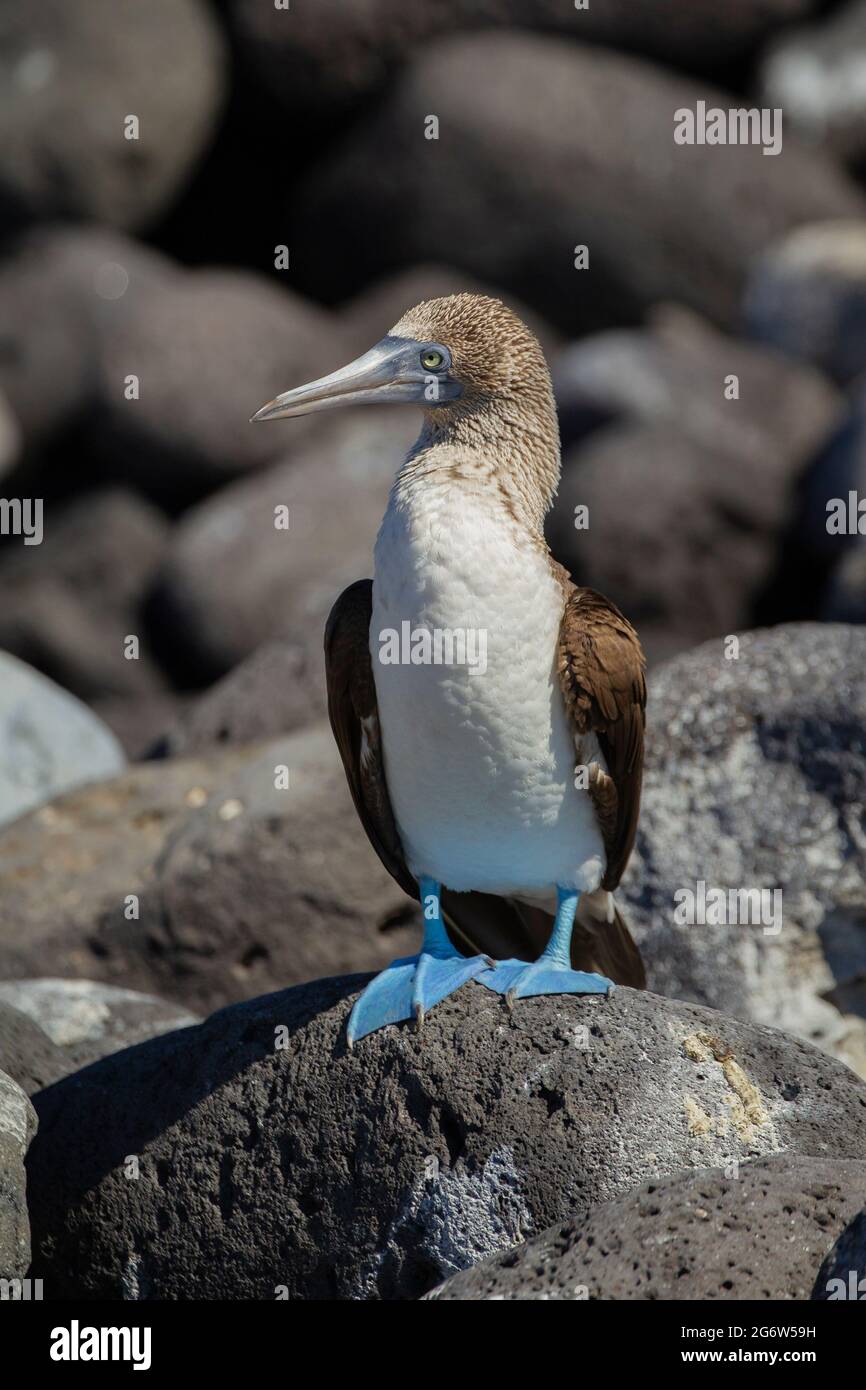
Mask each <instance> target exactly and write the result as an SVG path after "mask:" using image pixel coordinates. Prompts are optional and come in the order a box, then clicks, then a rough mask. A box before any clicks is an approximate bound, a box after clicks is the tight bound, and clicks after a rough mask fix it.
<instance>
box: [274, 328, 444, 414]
mask: <svg viewBox="0 0 866 1390" xmlns="http://www.w3.org/2000/svg"><path fill="white" fill-rule="evenodd" d="M423 347H424V344H423V343H416V342H415V341H414V340H413V339H411V338H394V337H391V336H390V335H389V336H388V337H387V338H383V339H382V340H381V342H378V343H377V344H376V346H375V347H372V348H370V350H369V352H365V353H364V354H363V356H361V357H357V358H356V359H355V361H354V362H350V363H349V364H348V366H346V367H341V368H340V370H339V371H337V372H331V374H330V376H322V377H319V379H318V380H317V381H308V382H307V384H306V385H305V386H296V387H295V389H294V390H293V391H284V392H283V394H282V395H281V396H276V397H275V398H274V400H272V401H269V402H268V404H267V405H263V406H262V408H261V410H257V411H256V413H255V415H253V416H252V419H253V420H285V419H288V418H289V417H291V416H293V415H312V414H313V413H314V412H315V411H317V410H331V409H333V408H334V407H336V406H341V405H383V404H389V403H390V404H395V405H399V404H401V403H403V402H414V403H416V404H418V405H437V404H438V403H439V402H440V401H444V400H454V398H455V397H456V396H459V395H460V392H461V390H462V388H461V386H460V384H459V383H458V382H455V381H451V380H450V378H449V377H448V374H447V371H445V372H444V373H443V372H438V373H431V372H425V371H424V368H423V367H422V366H421V352H422V351H423Z"/></svg>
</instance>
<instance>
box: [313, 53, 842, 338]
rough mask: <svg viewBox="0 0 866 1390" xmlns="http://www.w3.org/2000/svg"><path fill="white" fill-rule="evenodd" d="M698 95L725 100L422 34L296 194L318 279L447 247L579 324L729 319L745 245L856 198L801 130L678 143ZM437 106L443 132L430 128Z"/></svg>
mask: <svg viewBox="0 0 866 1390" xmlns="http://www.w3.org/2000/svg"><path fill="white" fill-rule="evenodd" d="M668 32H670V29H669V26H668ZM699 100H700V101H706V103H707V104H708V105H718V106H721V107H723V108H725V109H727V108H728V107H729V106H731V105H732V104H736V100H737V99H736V98H734V97H732V96H731V95H730V94H729V93H726V92H720V91H714V90H713V89H712V88H708V87H707V85H706V83H700V84H698V83H694V82H691V81H689V80H687V79H685V78H679V77H674V76H672V75H669V74H667V73H665V72H662V71H661V70H659V69H657V68H654V67H650V66H649V65H647V64H645V63H642V62H639V61H638V60H636V59H632V58H627V57H624V56H623V55H622V54H618V53H617V54H615V53H611V52H609V51H606V50H603V49H597V48H592V47H589V46H586V47H584V46H581V45H580V44H577V43H575V44H568V45H564V44H562V43H561V42H558V41H556V40H548V39H544V38H539V37H536V36H534V35H528V34H520V33H517V32H515V33H510V34H473V35H471V36H469V37H465V38H464V37H455V38H449V39H445V40H442V41H439V42H436V43H434V44H431V45H430V46H429V47H425V49H424V50H423V53H422V54H421V55H420V56H419V58H418V60H417V61H416V62H415V63H414V64H412V65H411V66H410V67H408V68H406V69H405V70H404V71H403V73H402V74H401V75H400V77H399V78H398V80H397V81H396V82H395V84H394V85H393V87H392V88H391V90H390V91H389V93H388V95H387V97H386V98H385V99H384V100H383V101H382V102H381V103H378V104H377V105H376V107H375V108H374V110H373V111H372V113H371V114H370V115H369V116H367V117H365V118H364V119H363V120H362V121H359V122H358V123H357V124H356V126H355V127H354V128H353V130H352V132H351V133H350V135H349V136H348V137H347V138H346V139H345V140H344V141H343V142H342V143H341V144H340V145H339V147H338V148H337V149H336V150H335V151H334V153H333V155H332V156H330V157H329V158H326V159H325V160H323V161H322V162H321V163H320V165H319V166H317V168H316V170H315V171H314V173H313V174H312V175H311V177H310V179H309V180H308V182H307V183H306V184H305V185H304V186H303V187H302V189H301V191H300V192H299V193H298V195H297V196H296V197H295V198H294V200H293V206H294V209H295V216H294V219H293V224H292V227H293V229H292V233H291V235H292V236H293V237H295V238H296V239H297V240H299V241H302V242H304V244H306V245H307V246H309V248H310V257H309V265H308V267H305V270H307V273H308V274H309V277H310V285H311V288H312V291H313V293H316V294H319V293H321V294H323V295H324V294H327V295H328V296H329V297H330V298H333V297H335V296H336V297H338V298H342V297H344V296H345V295H347V294H350V293H352V292H353V291H354V290H355V289H357V288H358V286H359V285H360V284H361V283H363V282H364V281H365V280H366V279H368V278H369V277H370V275H375V274H379V273H382V272H383V271H384V270H385V269H386V268H388V267H389V266H391V267H393V266H396V265H401V264H402V265H405V264H407V263H411V262H416V261H419V260H420V261H424V260H430V259H432V258H434V257H441V255H442V248H443V247H447V248H448V258H449V260H450V261H452V262H453V263H454V264H456V265H460V266H462V267H463V269H464V270H466V271H468V272H471V273H474V274H478V275H483V276H484V277H485V278H486V279H488V280H490V281H492V282H493V283H495V284H507V285H508V286H509V287H510V289H511V290H512V292H513V293H514V294H516V295H519V296H520V297H521V298H525V299H528V300H530V301H531V302H532V303H533V304H534V305H535V306H536V307H537V308H538V309H539V310H540V311H541V312H542V313H544V314H547V315H548V316H549V317H550V319H551V321H552V322H553V323H555V324H556V323H559V324H562V325H563V326H566V325H570V326H571V328H572V330H574V329H580V328H584V329H585V328H589V327H594V326H608V325H610V324H611V323H612V322H616V321H617V320H619V321H632V322H633V321H634V320H635V318H636V317H638V316H639V315H640V314H641V312H642V311H643V310H644V309H645V308H646V307H647V306H648V305H650V304H652V303H654V302H657V301H658V300H663V299H673V300H676V301H679V302H682V303H686V304H689V305H690V306H691V307H693V308H696V309H699V310H701V311H703V312H704V313H706V314H708V316H709V317H711V318H713V319H715V320H717V321H719V322H721V323H725V322H728V323H731V322H734V321H736V320H737V319H738V317H739V304H740V296H741V291H742V282H743V277H744V273H745V268H746V266H747V264H748V262H749V261H750V259H751V258H752V257H753V256H754V255H755V254H756V253H757V252H759V251H761V250H762V249H763V248H764V247H765V246H766V245H768V244H769V243H770V242H771V241H773V240H774V239H775V238H777V237H778V236H781V235H782V233H783V232H785V231H787V230H788V229H789V228H790V227H793V226H796V225H798V224H800V223H803V222H813V221H816V220H818V219H819V218H834V217H835V218H846V217H850V218H856V217H860V216H862V215H863V212H864V208H866V203H864V201H863V199H862V197H861V195H860V193H859V192H858V191H857V190H856V189H855V188H854V186H853V184H851V183H849V182H848V181H847V179H846V177H845V176H844V174H842V173H840V172H839V171H838V170H837V169H835V168H833V167H832V166H831V165H829V164H828V163H826V161H824V160H821V159H819V158H817V157H816V156H815V155H814V154H812V153H811V152H810V151H809V150H808V149H805V148H803V147H798V146H797V143H796V141H795V140H793V139H787V138H786V139H785V142H784V149H783V150H782V152H781V153H780V154H779V155H778V156H776V157H775V158H765V157H764V155H763V153H762V151H761V149H760V148H759V147H758V146H757V145H727V146H716V147H714V148H712V149H710V150H708V149H707V148H706V147H705V146H701V145H697V144H695V145H677V144H675V143H674V140H673V131H674V119H673V117H674V112H675V111H676V110H678V109H679V108H684V107H687V108H691V109H692V110H694V109H695V104H696V102H697V101H699ZM431 113H432V114H434V115H436V116H437V118H438V120H439V122H440V126H439V138H438V139H428V138H426V137H425V128H428V127H427V125H426V123H427V122H428V118H429V116H430V115H431ZM348 225H351V226H352V229H353V248H354V254H353V255H352V256H346V255H345V254H344V253H345V244H344V238H345V228H346V227H347V226H348ZM575 245H586V246H588V247H589V250H590V268H589V271H588V272H586V271H579V270H576V269H575V266H574V250H573V248H574V247H575ZM314 256H315V262H314V261H313V257H314Z"/></svg>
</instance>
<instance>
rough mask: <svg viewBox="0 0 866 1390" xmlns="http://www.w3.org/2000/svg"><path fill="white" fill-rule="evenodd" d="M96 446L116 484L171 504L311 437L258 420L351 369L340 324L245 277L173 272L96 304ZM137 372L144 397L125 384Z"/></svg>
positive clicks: (309, 425)
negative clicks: (316, 382)
mask: <svg viewBox="0 0 866 1390" xmlns="http://www.w3.org/2000/svg"><path fill="white" fill-rule="evenodd" d="M94 331H95V334H96V343H97V373H96V386H95V391H96V411H95V413H94V418H93V442H94V446H95V447H97V448H98V449H99V451H100V454H101V456H102V457H104V458H105V460H106V466H107V467H109V468H111V469H112V470H113V471H114V474H115V475H120V476H122V477H124V478H128V479H131V480H132V481H133V482H135V483H136V484H138V485H139V486H140V487H141V488H142V489H144V490H145V491H148V492H151V493H154V494H155V495H157V496H158V497H160V498H161V499H165V500H167V501H169V502H171V503H172V504H178V503H183V502H186V501H189V499H190V498H194V497H198V496H201V495H202V494H203V493H205V492H208V491H210V489H212V488H213V487H215V486H218V485H219V484H220V483H222V482H225V481H226V480H227V479H229V478H232V477H235V476H237V475H238V474H240V473H244V472H246V471H248V470H249V469H253V468H256V467H258V466H260V465H262V464H264V463H267V462H269V461H271V460H273V459H274V457H275V456H276V455H277V454H279V453H280V452H281V451H284V450H285V448H286V446H287V444H288V443H289V442H290V440H292V441H294V440H297V441H300V440H301V439H303V438H305V437H308V436H310V435H311V434H313V435H314V434H315V433H316V432H317V430H318V429H319V428H320V424H319V422H318V420H316V419H314V418H312V417H311V418H310V419H306V418H305V419H301V420H293V421H291V435H290V440H287V438H286V436H285V429H286V426H285V425H283V427H282V428H279V427H277V426H275V425H273V424H271V425H267V426H265V425H262V424H251V423H250V417H251V415H252V414H253V413H254V412H255V411H256V410H258V408H259V406H262V405H264V404H265V403H266V402H267V401H269V400H271V399H272V398H273V397H274V396H275V395H277V394H278V393H279V392H280V391H285V390H287V388H288V387H289V386H293V385H299V384H300V383H301V382H303V381H309V380H310V379H311V378H313V377H317V376H321V375H322V374H323V373H325V372H328V371H333V370H334V369H335V368H336V367H337V366H339V365H341V363H342V362H343V361H345V360H346V353H345V350H344V345H343V342H342V339H341V336H340V334H339V331H338V327H337V324H336V321H335V320H334V319H332V317H331V316H330V315H329V314H328V313H326V312H325V311H324V310H322V309H320V308H319V307H318V306H317V305H314V304H312V303H310V302H309V301H307V300H304V299H302V298H301V297H300V296H299V295H297V294H294V293H293V292H292V291H291V290H289V289H287V288H283V287H282V286H280V285H277V284H274V283H273V282H269V281H268V280H265V279H264V278H263V277H261V276H258V275H254V274H250V273H248V272H246V271H235V270H194V271H188V272H183V271H180V270H178V269H177V268H176V267H173V266H170V265H168V264H167V265H166V267H165V272H164V274H163V275H162V276H161V277H159V279H158V280H157V281H156V282H155V283H154V284H153V285H151V286H149V287H148V288H147V289H145V288H144V286H143V285H140V286H130V288H129V289H128V290H127V291H126V293H125V294H123V295H122V296H121V297H119V298H118V299H116V300H113V301H104V302H103V303H102V304H101V305H100V306H99V313H98V316H97V318H96V321H95V329H94ZM130 375H135V377H136V378H137V381H138V384H137V388H130V389H137V391H138V395H137V397H134V398H130V397H129V395H128V390H127V387H126V379H127V378H128V377H129V376H130Z"/></svg>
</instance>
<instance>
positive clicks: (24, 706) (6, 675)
mask: <svg viewBox="0 0 866 1390" xmlns="http://www.w3.org/2000/svg"><path fill="white" fill-rule="evenodd" d="M124 761H125V760H124V757H123V753H122V751H121V748H120V745H119V744H118V742H117V740H116V739H115V738H114V736H113V734H111V733H110V732H109V731H108V729H107V728H105V726H104V725H103V724H102V722H101V721H100V720H99V719H97V718H96V716H95V715H94V714H92V713H91V712H90V710H88V709H87V708H86V707H85V706H84V705H82V704H80V703H79V702H78V700H76V699H75V698H74V696H72V695H69V694H68V693H67V692H66V691H65V690H61V689H60V687H59V686H57V685H55V684H54V683H53V681H50V680H46V678H45V677H44V676H41V675H39V673H38V672H36V671H33V670H31V669H30V667H29V666H25V665H24V663H23V662H21V661H18V660H17V659H16V658H15V657H14V656H10V655H9V654H8V653H7V652H0V825H2V824H3V823H4V822H5V821H13V820H15V818H16V817H17V816H21V815H23V814H24V812H25V811H27V810H29V809H30V807H32V806H39V805H40V804H41V803H42V802H44V801H48V800H50V798H51V797H53V796H56V795H58V793H60V792H63V791H66V790H67V789H68V788H70V787H78V786H81V785H82V784H84V783H86V782H98V781H99V780H100V779H101V778H105V777H113V776H115V775H116V774H117V773H118V772H120V771H121V769H122V768H123V766H124Z"/></svg>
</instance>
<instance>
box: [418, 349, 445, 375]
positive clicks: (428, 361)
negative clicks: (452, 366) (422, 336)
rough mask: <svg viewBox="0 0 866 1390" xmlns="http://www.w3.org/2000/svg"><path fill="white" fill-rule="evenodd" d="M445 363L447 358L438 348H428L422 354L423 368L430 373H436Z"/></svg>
mask: <svg viewBox="0 0 866 1390" xmlns="http://www.w3.org/2000/svg"><path fill="white" fill-rule="evenodd" d="M444 361H445V358H444V356H443V354H442V353H441V352H440V351H439V350H438V348H427V350H426V351H425V352H422V353H421V366H422V367H426V368H427V369H428V371H431V372H433V371H435V370H436V368H437V367H441V366H442V363H443V362H444Z"/></svg>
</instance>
